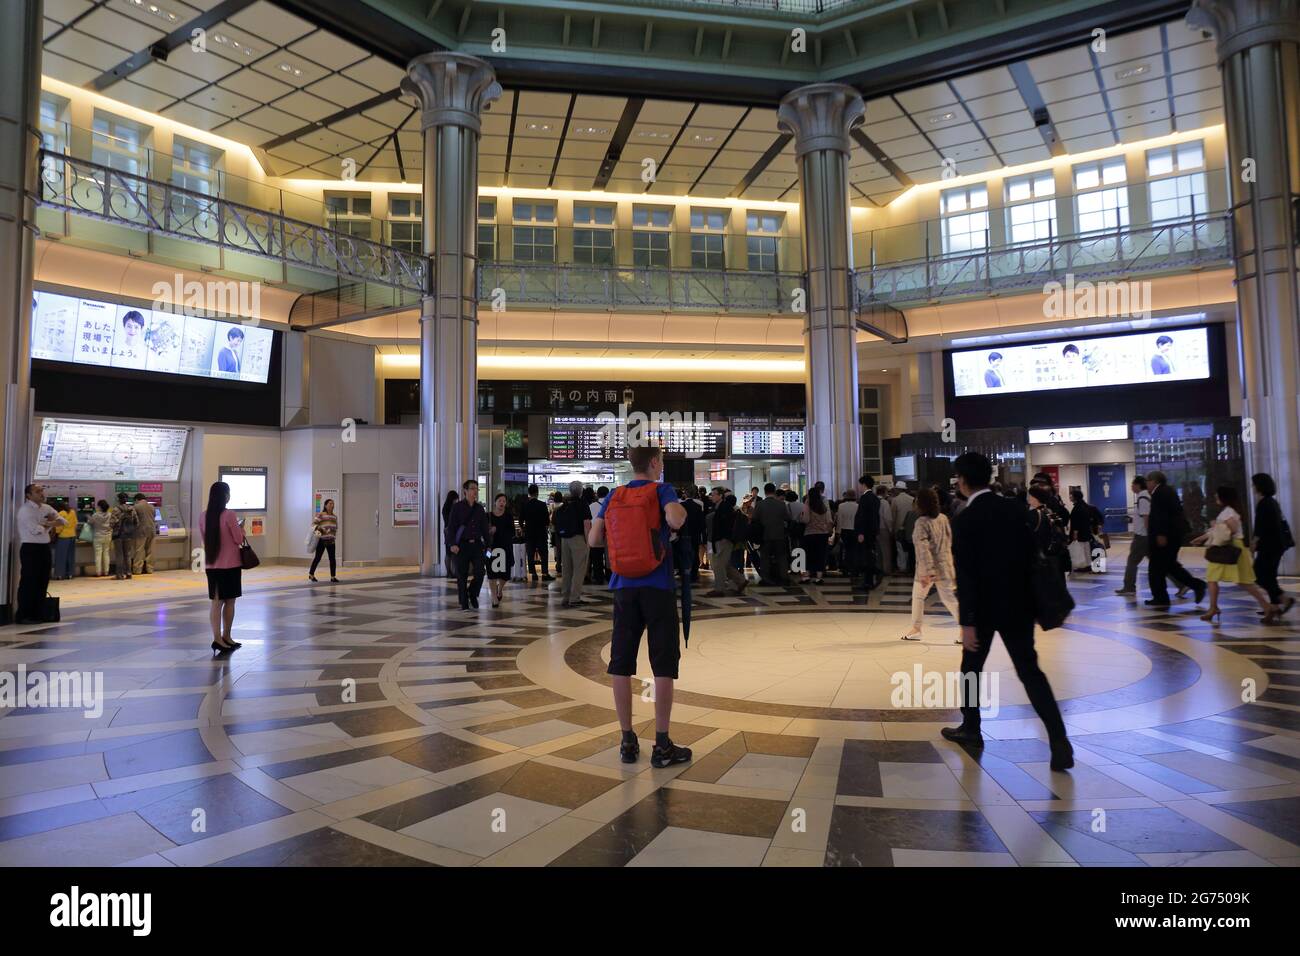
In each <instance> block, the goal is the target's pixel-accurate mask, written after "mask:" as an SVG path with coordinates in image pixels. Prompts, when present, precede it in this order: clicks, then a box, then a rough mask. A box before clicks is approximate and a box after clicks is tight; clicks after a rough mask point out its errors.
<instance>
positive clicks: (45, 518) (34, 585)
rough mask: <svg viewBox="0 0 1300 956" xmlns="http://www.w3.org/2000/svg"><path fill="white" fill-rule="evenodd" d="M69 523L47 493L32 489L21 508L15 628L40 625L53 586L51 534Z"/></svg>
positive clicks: (27, 491) (29, 489) (36, 486)
mask: <svg viewBox="0 0 1300 956" xmlns="http://www.w3.org/2000/svg"><path fill="white" fill-rule="evenodd" d="M64 523H65V522H64V520H63V519H62V518H60V517H59V514H58V512H57V511H55V510H54V509H53V508H51V507H50V506H49V505H47V504H46V503H45V489H44V488H43V487H41V486H40V485H28V486H27V487H26V488H24V489H23V503H22V505H20V506H19V508H18V543H19V547H18V562H19V566H20V568H21V570H20V573H19V578H18V606H17V608H15V610H14V623H15V624H39V623H40V622H41V614H40V609H41V602H42V601H43V600H45V592H46V589H47V588H49V586H50V570H51V568H52V567H53V563H54V562H53V560H52V557H51V555H50V532H51V531H52V530H54V529H55V528H57V527H59V526H60V525H63V524H64Z"/></svg>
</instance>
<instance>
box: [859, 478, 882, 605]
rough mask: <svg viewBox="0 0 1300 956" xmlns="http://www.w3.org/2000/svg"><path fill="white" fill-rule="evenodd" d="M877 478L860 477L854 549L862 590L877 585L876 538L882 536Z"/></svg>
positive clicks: (860, 588) (867, 589)
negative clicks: (860, 575) (856, 544)
mask: <svg viewBox="0 0 1300 956" xmlns="http://www.w3.org/2000/svg"><path fill="white" fill-rule="evenodd" d="M874 482H875V479H874V478H872V477H871V476H870V475H863V476H862V477H861V478H859V479H858V513H857V514H856V515H854V517H853V532H854V534H856V535H857V539H858V546H857V547H856V548H855V549H854V551H855V552H856V557H857V560H858V570H859V571H861V572H862V583H861V584H858V585H856V587H857V589H858V590H860V591H870V590H871V589H872V588H873V587H875V586H876V539H877V538H878V537H880V499H879V498H877V497H876V493H875V492H874V491H873V490H872V487H873V484H874Z"/></svg>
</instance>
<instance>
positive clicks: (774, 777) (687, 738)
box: [0, 574, 1300, 867]
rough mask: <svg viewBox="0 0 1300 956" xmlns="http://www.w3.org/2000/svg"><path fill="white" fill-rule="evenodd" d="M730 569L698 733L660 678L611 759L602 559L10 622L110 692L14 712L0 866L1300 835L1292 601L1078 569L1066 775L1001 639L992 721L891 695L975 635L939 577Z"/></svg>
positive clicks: (15, 654) (1131, 844)
mask: <svg viewBox="0 0 1300 956" xmlns="http://www.w3.org/2000/svg"><path fill="white" fill-rule="evenodd" d="M708 583H709V582H708V576H707V575H705V579H704V582H703V583H702V584H701V585H699V586H697V589H696V592H695V594H696V601H695V606H694V622H693V628H692V638H691V642H690V645H689V647H688V648H687V649H686V651H685V653H684V656H683V659H682V665H681V666H682V679H681V681H680V684H679V688H678V695H677V706H676V708H675V711H674V725H673V728H672V735H673V738H674V739H675V740H676V741H677V742H678V743H680V744H684V745H688V746H690V747H691V748H692V749H693V750H694V752H695V759H694V761H693V762H691V763H689V764H685V765H679V766H676V767H672V768H668V769H664V770H655V769H652V768H651V767H650V766H649V763H648V759H647V757H648V754H649V750H650V744H651V738H652V737H653V722H652V719H651V716H652V703H651V702H649V700H648V698H647V699H644V700H643V699H641V697H642V695H637V701H636V713H637V717H636V729H637V731H638V734H639V735H640V736H641V737H642V738H643V744H642V759H641V761H640V762H639V763H637V764H634V765H631V766H628V765H624V764H622V763H620V762H619V760H618V739H619V734H618V725H617V721H616V719H615V715H614V711H613V707H612V701H611V700H610V696H609V689H608V682H607V680H606V678H605V676H604V667H605V661H606V660H607V659H608V632H609V599H608V595H607V593H606V592H604V591H603V590H601V589H598V588H588V589H587V595H586V601H587V602H588V603H587V604H586V605H585V606H583V607H578V608H572V609H561V608H560V607H559V606H558V600H557V598H556V596H555V595H554V592H548V591H546V590H543V589H542V588H541V587H540V586H537V585H527V584H523V583H512V584H511V585H510V587H509V590H508V592H507V597H506V600H505V602H504V603H503V604H502V606H501V607H500V608H499V609H496V610H493V609H490V608H488V607H487V606H486V604H487V602H486V600H485V601H484V605H485V606H484V607H483V609H482V610H480V611H478V612H469V613H467V612H462V611H459V610H458V609H457V607H456V601H455V596H454V591H453V589H451V588H450V587H449V585H448V582H446V581H444V580H424V579H419V578H416V577H401V578H397V579H391V580H382V581H374V580H372V581H364V582H358V583H344V584H340V585H333V586H331V585H328V584H324V583H322V584H318V585H314V586H308V585H306V584H303V585H295V586H293V587H287V588H283V589H276V590H266V591H262V592H259V593H255V594H250V595H247V596H245V597H244V598H243V599H241V600H240V602H239V608H238V617H237V621H236V637H237V638H238V639H240V640H242V641H243V642H244V647H243V648H242V649H241V650H239V651H237V652H236V653H235V654H233V655H232V656H230V657H228V658H224V659H221V660H215V661H214V660H212V659H211V656H210V650H209V648H208V643H209V641H210V637H209V635H208V629H207V601H206V600H205V599H203V597H202V595H199V596H196V597H194V598H186V599H171V600H169V601H167V603H166V604H165V605H164V606H157V605H147V604H145V605H142V604H133V605H126V606H119V607H113V608H109V609H99V610H93V609H87V610H85V611H84V612H74V613H72V614H70V615H68V616H67V617H66V618H65V620H64V621H63V622H61V623H59V624H55V625H41V626H30V627H22V628H6V629H4V630H3V631H0V672H14V671H16V669H17V668H18V667H19V666H22V667H25V668H26V670H27V673H28V674H31V673H35V672H43V673H50V672H66V671H74V670H75V671H91V672H98V673H102V674H103V678H104V689H105V696H106V698H107V699H106V700H105V701H104V708H103V712H102V714H100V715H99V716H97V717H94V718H89V719H88V718H87V717H86V716H84V715H83V714H82V713H81V712H80V711H71V710H68V709H63V708H57V707H22V708H14V709H9V710H6V711H0V865H6V866H41V865H73V866H118V865H127V866H321V865H350V866H546V865H553V866H689V865H708V866H719V865H730V866H927V865H945V866H951V865H962V866H967V865H968V866H1017V865H1029V866H1038V865H1043V866H1047V865H1050V866H1134V867H1141V866H1242V865H1258V866H1269V865H1296V864H1297V863H1300V614H1297V615H1295V616H1293V617H1292V618H1291V619H1289V620H1287V621H1286V623H1284V624H1282V625H1277V626H1264V625H1262V624H1261V623H1259V619H1258V617H1257V616H1256V615H1255V613H1254V608H1255V605H1254V602H1253V601H1251V600H1250V599H1249V598H1248V597H1245V598H1244V599H1243V597H1244V596H1240V595H1238V594H1237V593H1235V589H1232V588H1227V589H1225V593H1224V595H1223V598H1222V607H1223V620H1222V622H1221V623H1218V624H1214V625H1211V624H1207V623H1204V622H1202V621H1200V620H1199V619H1198V618H1197V616H1196V614H1197V609H1195V608H1194V606H1193V605H1191V604H1190V602H1188V601H1183V602H1179V603H1177V604H1176V605H1175V607H1174V610H1173V611H1172V612H1171V613H1165V612H1153V611H1150V610H1148V609H1146V608H1144V607H1143V606H1142V605H1141V604H1140V602H1134V601H1132V600H1131V599H1125V598H1123V597H1118V596H1116V595H1114V594H1113V593H1112V591H1113V589H1114V588H1115V586H1116V585H1117V577H1116V575H1114V574H1108V575H1098V576H1088V577H1087V578H1085V579H1084V580H1080V581H1072V582H1071V590H1072V591H1073V593H1074V596H1075V598H1076V601H1077V602H1078V607H1077V608H1076V610H1075V612H1074V613H1073V615H1072V616H1071V618H1070V621H1069V622H1068V624H1067V626H1066V627H1064V628H1061V629H1058V630H1055V631H1052V632H1050V633H1047V634H1041V633H1040V635H1039V637H1038V646H1039V650H1040V655H1041V659H1042V662H1043V666H1044V670H1045V671H1046V672H1047V674H1048V676H1049V678H1050V679H1051V680H1052V682H1053V684H1054V687H1055V688H1056V690H1057V692H1058V696H1059V697H1060V698H1061V701H1062V711H1063V713H1064V716H1065V719H1066V722H1067V725H1068V727H1069V729H1070V732H1071V736H1072V738H1073V740H1074V745H1075V756H1076V766H1075V768H1074V770H1073V771H1072V772H1070V773H1068V774H1062V773H1053V772H1051V771H1050V770H1049V768H1048V750H1047V745H1046V743H1045V741H1044V740H1043V739H1042V734H1041V727H1040V725H1039V724H1038V722H1037V721H1036V719H1034V717H1033V715H1032V711H1030V710H1029V709H1028V707H1027V704H1026V703H1025V700H1024V697H1023V691H1022V689H1021V688H1020V685H1019V683H1018V681H1017V680H1016V678H1015V674H1014V670H1012V669H1011V668H1010V665H1009V662H1008V661H1007V660H1006V658H1005V655H1004V654H1003V652H1002V651H1001V649H1000V648H997V649H995V650H994V652H993V654H992V655H991V657H990V664H989V667H990V670H991V671H992V672H996V673H997V674H998V676H999V679H1000V693H999V702H998V703H999V706H998V711H997V713H996V714H992V713H990V716H988V717H986V719H985V723H984V731H985V738H986V745H985V748H984V749H983V750H982V751H977V752H967V751H965V750H963V749H961V748H959V747H956V746H954V745H952V744H949V743H948V742H946V741H944V740H942V739H941V738H940V737H939V736H938V728H939V727H941V726H944V725H945V724H946V723H948V722H950V720H951V719H952V716H953V715H952V710H951V707H950V706H948V705H949V704H950V703H951V701H947V700H942V701H938V702H936V701H930V700H924V701H923V700H920V699H918V700H916V701H913V703H915V704H916V706H905V705H900V704H899V703H898V702H897V701H895V700H892V699H891V692H892V690H893V689H894V687H895V686H896V684H895V682H894V678H895V675H898V674H912V673H914V672H915V673H918V674H930V673H946V672H949V671H952V670H955V668H956V666H957V661H958V660H959V649H958V648H956V647H954V645H953V636H954V634H955V628H954V627H953V625H952V622H951V620H950V619H949V618H948V617H947V615H946V613H945V612H944V611H943V609H942V608H941V607H939V606H938V605H934V606H932V607H930V608H929V609H928V613H927V617H926V628H925V639H924V640H923V641H922V642H920V643H912V642H906V643H905V642H902V641H899V640H898V638H899V637H900V636H901V634H902V632H903V630H905V629H906V624H907V618H906V617H905V615H906V614H907V613H908V610H909V606H910V581H908V580H907V579H905V578H902V577H893V578H890V579H889V580H888V581H887V583H886V585H885V586H884V587H883V588H881V589H878V590H877V591H875V592H873V593H872V595H871V596H870V597H869V598H867V597H865V596H862V595H859V594H855V593H853V592H851V591H850V590H849V589H848V587H847V585H846V584H845V582H844V581H842V580H841V579H838V578H832V579H828V581H827V583H826V584H825V585H822V586H820V587H812V586H808V587H790V588H784V589H760V588H757V587H751V588H750V589H749V590H748V591H747V592H746V593H745V595H744V596H743V597H730V598H721V599H711V598H707V597H704V596H703V592H704V591H705V590H707V588H708ZM198 587H201V584H200V585H196V589H197V588H198ZM485 598H486V595H485ZM638 673H644V674H646V675H647V676H648V675H649V670H648V665H646V664H645V661H644V651H643V658H642V664H641V669H640V670H639V671H638ZM1243 688H1245V690H1243ZM649 690H650V687H649V685H648V686H647V694H648V693H649Z"/></svg>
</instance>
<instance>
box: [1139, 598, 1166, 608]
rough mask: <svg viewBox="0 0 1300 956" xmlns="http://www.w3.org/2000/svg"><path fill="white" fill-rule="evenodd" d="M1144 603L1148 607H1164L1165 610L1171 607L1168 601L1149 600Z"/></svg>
mask: <svg viewBox="0 0 1300 956" xmlns="http://www.w3.org/2000/svg"><path fill="white" fill-rule="evenodd" d="M1142 603H1143V604H1145V605H1146V606H1147V607H1164V608H1167V607H1169V602H1168V601H1157V600H1156V599H1155V598H1147V599H1146V600H1145V601H1143V602H1142Z"/></svg>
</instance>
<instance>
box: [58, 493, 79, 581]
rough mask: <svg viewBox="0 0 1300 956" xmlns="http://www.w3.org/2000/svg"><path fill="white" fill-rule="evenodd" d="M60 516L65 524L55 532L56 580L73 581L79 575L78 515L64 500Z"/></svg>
mask: <svg viewBox="0 0 1300 956" xmlns="http://www.w3.org/2000/svg"><path fill="white" fill-rule="evenodd" d="M59 505H60V507H59V510H58V512H57V514H58V516H59V517H60V518H62V519H63V523H62V524H61V525H59V527H58V528H57V529H56V530H55V532H54V580H55V581H71V580H72V577H73V575H74V574H76V573H77V531H78V530H79V527H80V525H79V523H78V521H77V513H76V512H75V511H73V510H72V506H71V505H69V504H68V499H67V498H64V499H62V500H61V501H60V502H59Z"/></svg>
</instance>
